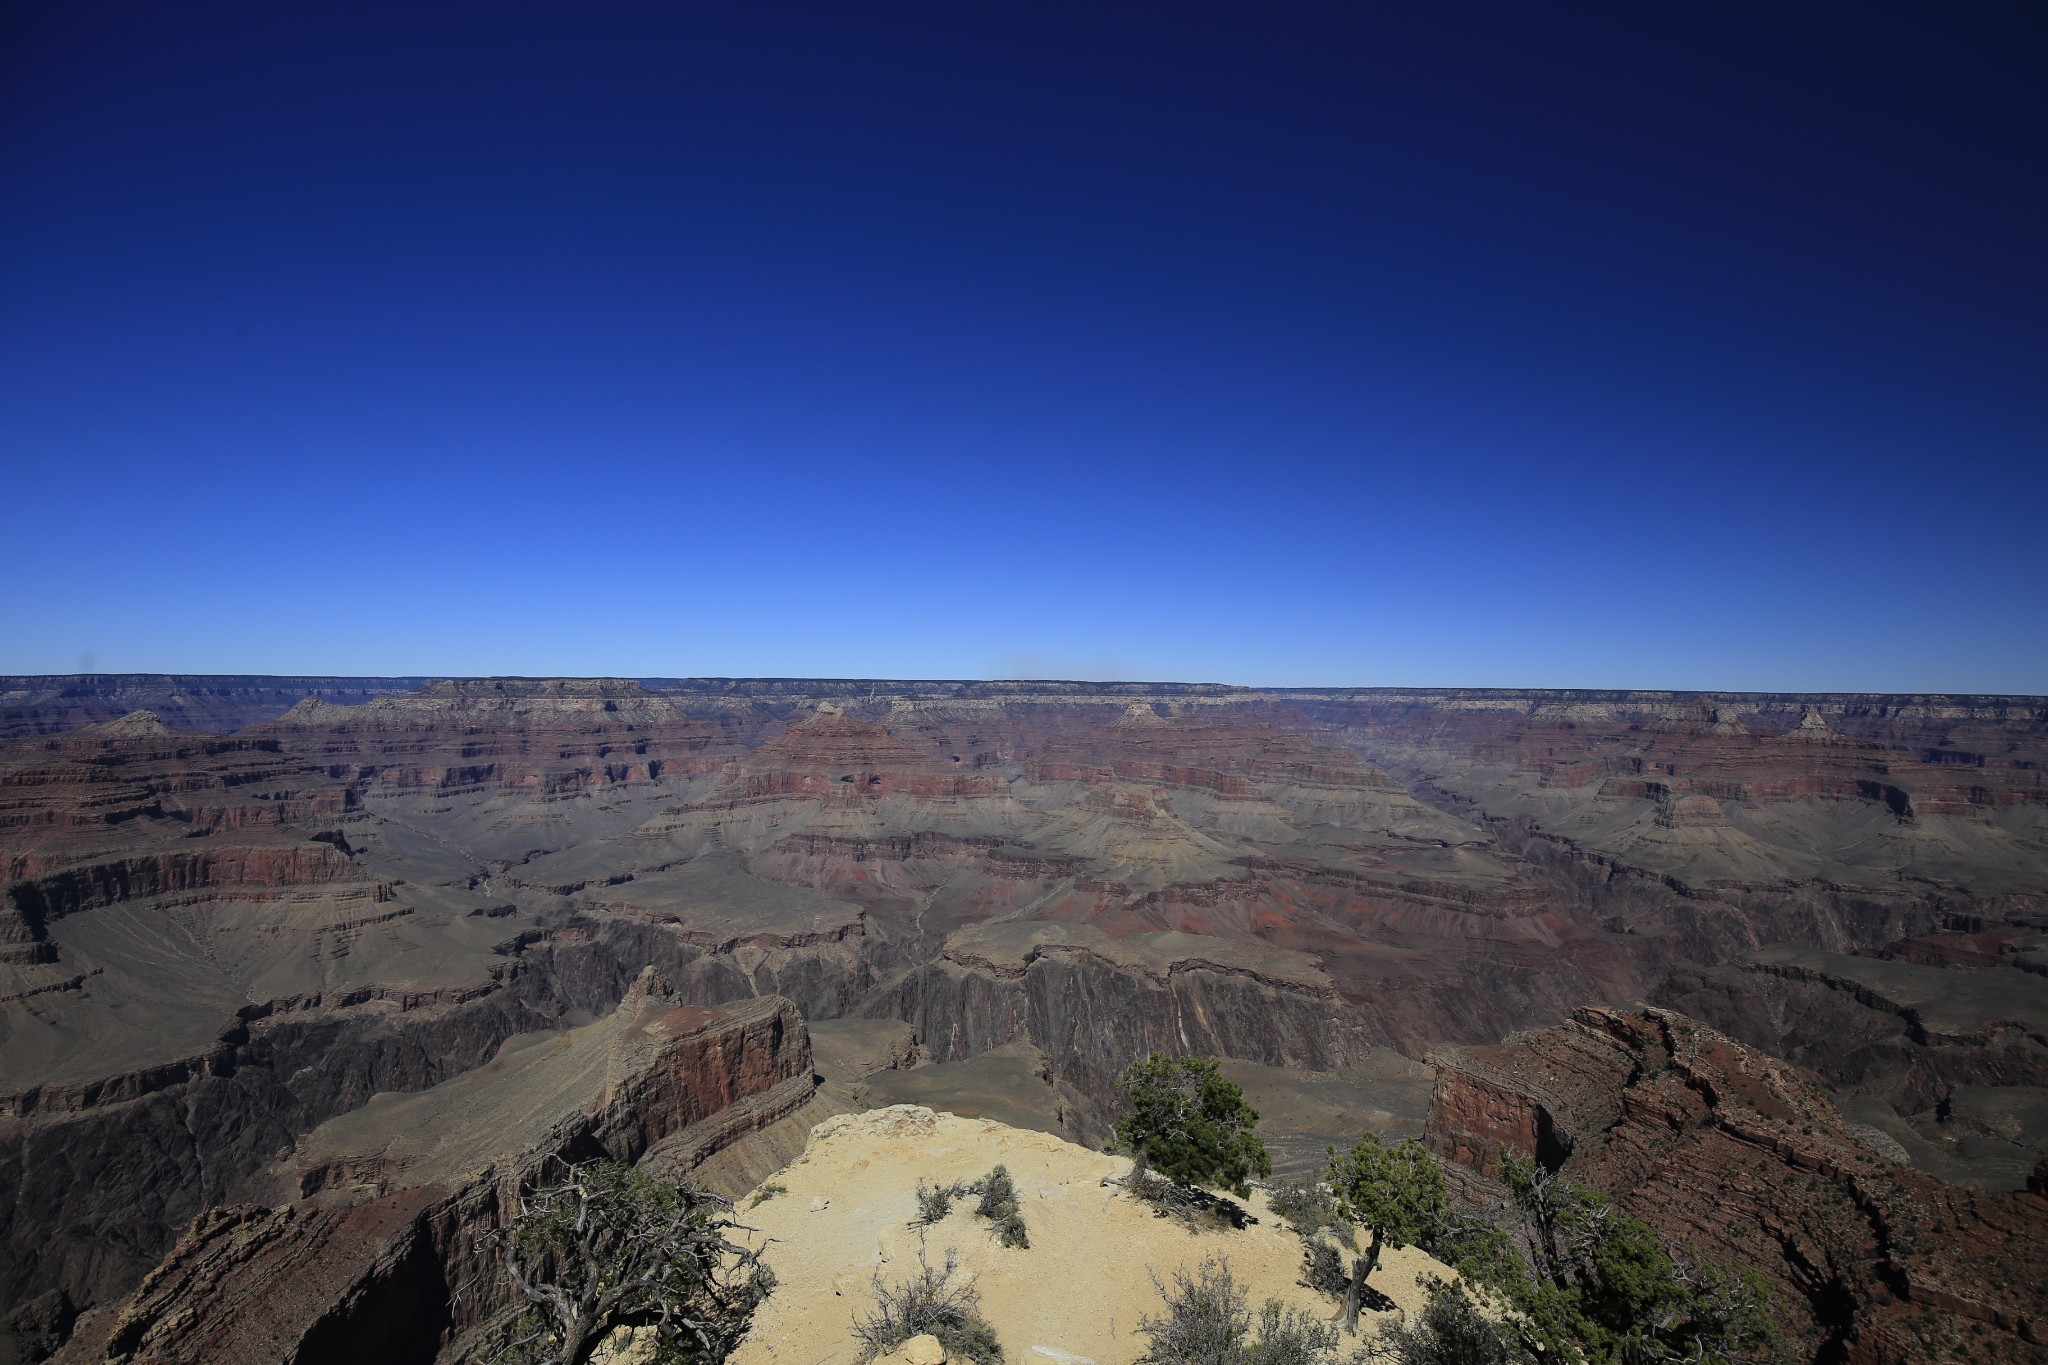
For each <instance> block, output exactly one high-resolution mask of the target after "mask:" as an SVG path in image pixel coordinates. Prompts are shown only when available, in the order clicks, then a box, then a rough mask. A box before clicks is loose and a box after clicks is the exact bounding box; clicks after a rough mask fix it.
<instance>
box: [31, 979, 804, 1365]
mask: <svg viewBox="0 0 2048 1365" xmlns="http://www.w3.org/2000/svg"><path fill="white" fill-rule="evenodd" d="M666 993H667V988H666V986H664V985H662V984H661V983H660V982H659V981H658V979H655V978H653V977H652V976H651V974H650V975H649V976H645V977H643V978H642V981H641V983H640V985H639V986H638V987H637V988H636V989H635V991H634V992H632V993H631V994H630V995H629V996H628V999H627V1000H626V1002H625V1003H624V1004H622V1005H621V1006H620V1008H621V1010H627V1011H635V1012H636V1013H637V1018H636V1019H635V1021H634V1023H633V1027H632V1028H631V1029H629V1030H628V1031H627V1032H626V1034H625V1035H624V1036H622V1037H621V1038H619V1039H617V1040H616V1041H615V1042H614V1044H613V1045H612V1047H611V1048H610V1053H609V1059H608V1063H607V1066H606V1074H605V1076H604V1078H603V1079H604V1083H603V1085H602V1088H601V1089H600V1090H599V1091H598V1092H597V1093H595V1094H594V1095H593V1096H592V1097H591V1099H590V1101H589V1103H588V1104H587V1105H585V1106H584V1107H583V1108H581V1109H579V1110H577V1111H576V1112H573V1113H570V1114H566V1115H563V1116H562V1117H561V1118H560V1119H559V1120H558V1121H556V1122H554V1123H553V1124H552V1125H551V1126H548V1127H547V1128H546V1129H545V1132H544V1133H543V1134H542V1135H541V1136H540V1137H539V1139H538V1140H537V1141H535V1142H534V1143H533V1144H532V1146H531V1147H530V1148H528V1149H527V1150H525V1151H523V1152H521V1153H518V1154H517V1155H514V1156H512V1157H510V1158H509V1159H500V1160H496V1161H492V1162H489V1163H488V1164H481V1165H479V1166H478V1167H476V1168H475V1169H472V1170H469V1171H465V1172H463V1173H462V1174H461V1175H460V1176H457V1177H455V1178H452V1179H439V1180H436V1181H434V1182H433V1183H430V1184H426V1185H412V1186H406V1185H405V1184H404V1173H403V1171H402V1170H401V1171H397V1172H393V1173H392V1174H393V1183H394V1184H395V1185H396V1186H397V1187H396V1188H389V1189H375V1190H374V1191H371V1190H366V1191H363V1192H362V1193H365V1194H367V1195H368V1197H362V1196H361V1194H359V1196H358V1199H357V1201H356V1202H351V1203H335V1202H333V1201H332V1199H331V1198H330V1199H327V1200H322V1201H316V1202H305V1201H302V1202H300V1203H296V1204H288V1205H284V1206H281V1207H275V1208H266V1207H262V1206H256V1205H236V1206H231V1207H228V1208H223V1209H216V1210H213V1211H210V1212H207V1213H205V1214H202V1215H201V1216H200V1217H199V1219H198V1220H197V1221H196V1222H195V1223H194V1224H193V1226H192V1228H191V1230H190V1231H189V1232H188V1233H187V1234H186V1235H185V1237H184V1238H183V1240H181V1241H180V1242H179V1244H178V1245H177V1246H176V1247H175V1248H173V1249H172V1251H171V1253H170V1255H168V1256H167V1257H165V1259H164V1261H163V1263H162V1264H161V1265H159V1266H158V1267H157V1269H155V1270H154V1271H152V1272H151V1273H150V1275H149V1276H148V1277H147V1278H146V1279H145V1280H144V1281H143V1283H142V1286H141V1287H140V1288H139V1289H138V1290H137V1291H136V1292H135V1295H134V1296H133V1298H132V1299H130V1300H129V1301H128V1303H127V1304H125V1305H124V1306H122V1307H121V1308H120V1309H119V1311H118V1312H115V1313H112V1314H107V1315H104V1316H103V1317H102V1319H101V1320H100V1321H99V1322H98V1323H96V1324H93V1325H92V1327H89V1328H87V1329H84V1330H81V1331H80V1333H79V1335H78V1336H76V1337H74V1338H73V1339H72V1341H71V1342H70V1343H69V1344H68V1345H67V1346H66V1347H65V1349H64V1351H63V1352H62V1353H60V1355H59V1356H58V1357H57V1359H58V1360H59V1361H69V1362H83V1361H88V1360H92V1361H113V1362H133V1363H134V1365H140V1363H141V1362H145V1361H147V1362H152V1363H153V1365H185V1363H186V1362H189V1363H190V1365H274V1363H275V1362H292V1363H293V1365H326V1363H327V1362H334V1365H341V1363H342V1362H354V1361H362V1360H370V1359H388V1358H402V1359H414V1360H418V1359H427V1358H430V1357H432V1356H433V1355H434V1354H435V1352H436V1350H437V1348H442V1347H444V1346H446V1350H445V1352H444V1354H445V1355H446V1356H447V1357H448V1358H451V1359H467V1358H469V1357H470V1355H471V1354H472V1352H471V1349H470V1347H466V1346H464V1345H461V1344H456V1345H452V1346H451V1345H447V1344H448V1343H449V1342H450V1341H451V1340H453V1339H458V1338H461V1337H462V1336H463V1334H464V1333H475V1332H477V1331H483V1332H484V1333H486V1334H488V1332H489V1330H490V1327H491V1325H492V1324H493V1323H497V1322H501V1321H502V1320H503V1319H504V1318H505V1317H506V1315H507V1314H509V1313H516V1311H517V1310H518V1307H519V1305H518V1304H517V1303H515V1302H514V1296H513V1295H512V1293H511V1291H510V1287H509V1283H508V1282H507V1281H506V1279H505V1276H504V1273H503V1270H502V1268H501V1266H500V1264H499V1262H498V1259H497V1257H496V1254H495V1253H494V1252H493V1251H492V1250H491V1249H490V1248H489V1247H488V1246H487V1245H486V1242H487V1239H488V1237H489V1235H490V1233H491V1232H492V1230H493V1229H495V1228H497V1227H498V1226H500V1225H501V1223H502V1220H503V1217H504V1212H505V1210H506V1209H508V1208H510V1207H511V1202H512V1200H513V1198H514V1197H515V1196H516V1194H517V1190H518V1187H519V1184H520V1182H521V1181H522V1180H526V1179H529V1178H531V1177H532V1176H533V1175H534V1173H535V1172H537V1171H538V1170H539V1169H540V1168H541V1167H542V1166H543V1165H545V1164H546V1163H548V1162H549V1161H551V1160H552V1159H553V1158H556V1157H567V1158H570V1159H577V1160H581V1159H588V1158H589V1157H592V1156H597V1155H608V1156H611V1157H613V1158H615V1159H618V1160H623V1161H629V1162H630V1161H635V1160H638V1159H640V1158H641V1157H642V1156H644V1155H646V1154H647V1153H649V1152H650V1151H651V1150H655V1149H657V1148H660V1149H661V1150H662V1151H664V1152H666V1151H668V1149H669V1148H671V1147H674V1148H677V1149H678V1150H680V1151H682V1152H684V1153H687V1156H688V1159H690V1160H702V1159H703V1158H704V1157H706V1156H708V1155H710V1154H711V1153H712V1152H713V1151H716V1150H719V1149H720V1148H722V1147H724V1146H726V1145H728V1144H730V1143H731V1142H732V1141H733V1140H735V1139H737V1138H738V1137H740V1136H742V1135H743V1134H745V1133H747V1132H749V1131H752V1130H753V1129H755V1128H758V1127H762V1126H765V1125H766V1124H768V1123H772V1122H774V1121H775V1120H777V1119H779V1118H781V1117H783V1116H784V1115H785V1114H787V1113H789V1112H790V1111H791V1110H792V1109H794V1108H795V1107H796V1106H797V1105H800V1104H802V1103H803V1102H804V1101H805V1100H807V1099H808V1098H809V1097H810V1094H811V1052H810V1040H809V1035H808V1033H807V1032H806V1031H805V1029H804V1025H803V1019H802V1016H800V1015H799V1014H797V1012H796V1010H795V1008H794V1007H793V1006H791V1005H790V1003H789V1002H788V1001H786V1000H780V999H777V998H774V997H766V998H763V999H761V1000H758V1001H751V1002H748V1003H747V1004H745V1005H742V1006H738V1007H735V1008H734V1009H732V1010H729V1011H710V1010H701V1009H695V1008H692V1007H689V1006H677V1005H675V1004H674V1003H673V1002H672V1001H671V1000H669V999H667V998H666ZM480 1150H487V1149H480ZM328 1174H332V1172H329V1173H328ZM305 1178H306V1179H307V1181H308V1183H309V1184H310V1185H313V1186H316V1187H317V1186H319V1185H320V1184H321V1183H322V1173H321V1172H307V1173H306V1177H305ZM95 1329H96V1330H95ZM474 1344H475V1343H474V1342H472V1345H474Z"/></svg>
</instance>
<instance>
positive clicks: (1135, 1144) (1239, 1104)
mask: <svg viewBox="0 0 2048 1365" xmlns="http://www.w3.org/2000/svg"><path fill="white" fill-rule="evenodd" d="M1118 1093H1119V1095H1120V1097H1121V1098H1122V1100H1123V1108H1124V1115H1123V1118H1122V1119H1120V1120H1119V1121H1118V1123H1117V1126H1116V1135H1117V1139H1118V1141H1120V1142H1122V1143H1123V1144H1124V1146H1126V1147H1128V1148H1129V1149H1130V1150H1131V1154H1132V1156H1133V1157H1134V1158H1135V1160H1136V1165H1134V1166H1133V1167H1132V1168H1131V1177H1130V1182H1129V1183H1130V1185H1131V1187H1132V1188H1133V1189H1138V1188H1142V1187H1143V1185H1144V1183H1145V1178H1146V1175H1147V1173H1148V1171H1150V1170H1151V1169H1153V1168H1157V1169H1158V1171H1159V1172H1160V1173H1161V1174H1162V1175H1164V1176H1165V1177H1166V1178H1167V1179H1169V1180H1172V1181H1173V1182H1175V1183H1176V1184H1180V1185H1208V1186H1214V1187H1219V1188H1222V1189H1227V1190H1229V1191H1230V1192H1231V1193H1232V1194H1234V1195H1236V1196H1238V1198H1240V1199H1242V1198H1243V1197H1245V1196H1246V1195H1247V1194H1249V1193H1250V1192H1251V1186H1250V1183H1249V1182H1250V1179H1251V1177H1252V1176H1255V1175H1257V1176H1267V1175H1271V1174H1272V1173H1273V1160H1272V1158H1271V1157H1269V1156H1268V1155H1267V1154H1266V1145H1265V1144H1264V1143H1263V1142H1260V1141H1259V1139H1258V1137H1257V1135H1256V1134H1255V1133H1253V1131H1252V1130H1253V1129H1254V1128H1256V1127H1257V1126H1258V1122H1259V1113H1258V1111H1257V1110H1256V1109H1254V1108H1252V1107H1251V1106H1250V1105H1249V1104H1247V1103H1245V1098H1244V1091H1243V1090H1242V1089H1240V1088H1239V1087H1238V1086H1237V1085H1235V1084H1234V1083H1232V1082H1231V1081H1228V1080H1226V1079H1224V1076H1223V1071H1222V1069H1221V1068H1220V1067H1219V1066H1217V1064H1216V1062H1215V1061H1214V1060H1213V1059H1212V1058H1208V1057H1168V1056H1167V1055H1166V1054H1164V1053H1161V1052H1155V1053H1153V1054H1152V1055H1151V1056H1150V1057H1149V1058H1147V1059H1146V1060H1145V1061H1142V1062H1139V1063H1137V1064H1136V1065H1135V1066H1133V1067H1131V1069H1130V1070H1128V1071H1126V1072H1125V1073H1124V1075H1123V1080H1122V1081H1121V1082H1120V1083H1119V1085H1118Z"/></svg>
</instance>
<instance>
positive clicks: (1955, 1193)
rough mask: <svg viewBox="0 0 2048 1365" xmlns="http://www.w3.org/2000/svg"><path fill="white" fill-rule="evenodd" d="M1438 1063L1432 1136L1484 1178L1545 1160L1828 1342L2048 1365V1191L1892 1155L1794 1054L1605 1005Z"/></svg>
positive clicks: (1451, 1053) (1445, 1055)
mask: <svg viewBox="0 0 2048 1365" xmlns="http://www.w3.org/2000/svg"><path fill="white" fill-rule="evenodd" d="M1435 1060H1436V1061H1437V1063H1438V1066H1439V1068H1440V1069H1439V1072H1438V1078H1437V1086H1436V1093H1435V1095H1434V1097H1433V1098H1432V1100H1431V1104H1430V1113H1429V1122H1428V1129H1427V1139H1428V1141H1429V1143H1430V1145H1431V1147H1432V1148H1433V1149H1434V1150H1435V1151H1436V1152H1437V1153H1438V1154H1439V1155H1440V1156H1441V1157H1443V1158H1444V1159H1446V1160H1447V1161H1451V1162H1454V1163H1458V1164H1459V1165H1462V1166H1464V1167H1467V1168H1469V1169H1470V1170H1471V1171H1472V1172H1473V1173H1474V1176H1475V1177H1476V1182H1475V1188H1476V1189H1481V1190H1483V1189H1484V1188H1486V1185H1487V1184H1488V1183H1489V1182H1487V1180H1486V1178H1487V1177H1489V1176H1491V1175H1493V1174H1494V1173H1496V1172H1497V1171H1498V1169H1499V1161H1500V1158H1501V1156H1502V1154H1503V1153H1505V1152H1513V1153H1516V1154H1519V1155H1522V1156H1531V1157H1535V1158H1536V1159H1537V1160H1539V1161H1541V1162H1542V1163H1543V1164H1544V1165H1545V1166H1548V1167H1550V1168H1551V1169H1554V1170H1560V1171H1562V1172H1563V1173H1564V1174H1565V1175H1567V1176H1569V1177H1571V1178H1573V1179H1575V1180H1579V1181H1582V1182H1584V1183H1586V1184H1588V1185H1590V1186H1592V1187H1594V1188H1596V1189H1600V1190H1603V1191H1605V1192H1606V1193H1608V1194H1609V1195H1611V1196H1613V1197H1614V1199H1615V1200H1616V1201H1617V1202H1618V1203H1619V1204H1620V1206H1621V1207H1622V1208H1623V1209H1625V1210H1626V1211H1628V1212H1629V1213H1632V1214H1635V1215H1637V1216H1638V1217H1641V1218H1643V1219H1644V1220H1646V1221H1647V1222H1649V1223H1650V1224H1651V1226H1653V1227H1655V1228H1656V1229H1657V1230H1658V1231H1659V1233H1661V1234H1662V1235H1663V1236H1664V1237H1665V1238H1666V1239H1667V1240H1669V1241H1671V1242H1673V1243H1676V1244H1680V1245H1683V1246H1687V1247H1691V1248H1694V1249H1697V1250H1698V1251H1699V1252H1701V1253H1703V1254H1705V1255H1707V1256H1709V1257H1711V1258H1713V1259H1715V1260H1719V1261H1722V1262H1724V1263H1734V1264H1740V1265H1748V1266H1752V1267H1754V1268H1756V1269H1758V1270H1760V1271H1762V1272H1763V1273H1765V1274H1766V1275H1768V1276H1770V1277H1771V1278H1772V1279H1773V1280H1775V1281H1776V1282H1777V1283H1778V1284H1779V1285H1780V1286H1781V1287H1782V1288H1783V1289H1784V1290H1785V1291H1786V1296H1787V1305H1788V1310H1789V1311H1788V1318H1789V1321H1790V1325H1791V1327H1792V1328H1793V1330H1794V1334H1795V1336H1796V1337H1797V1338H1798V1339H1799V1340H1800V1341H1802V1342H1803V1344H1804V1345H1805V1346H1806V1347H1807V1348H1808V1349H1813V1350H1819V1351H1821V1352H1823V1353H1824V1354H1828V1355H1835V1354H1839V1357H1840V1358H1843V1359H1847V1360H1852V1361H1872V1362H1876V1361H1910V1360H1935V1359H1949V1358H1954V1355H1955V1353H1956V1352H1958V1351H1960V1352H1962V1353H1963V1354H1965V1355H1967V1356H1968V1357H1969V1358H1971V1359H1979V1360H2036V1361H2038V1360H2044V1359H2048V1198H2044V1196H2043V1193H2042V1192H2041V1191H2040V1190H2039V1189H2035V1190H2032V1191H2028V1192H2019V1193H2005V1192H1996V1191H1986V1190H1974V1189H1962V1188H1958V1187H1956V1186H1952V1185H1946V1184H1943V1183H1942V1182H1940V1181H1937V1180H1935V1179H1933V1178H1932V1177H1929V1176H1926V1175H1923V1174H1921V1173H1919V1172H1917V1171H1913V1170H1910V1169H1908V1168H1906V1167H1903V1166H1900V1165H1898V1164H1896V1163H1894V1162H1892V1161H1890V1160H1888V1159H1886V1158H1885V1157H1884V1156H1882V1155H1880V1154H1878V1152H1876V1151H1875V1150H1873V1147H1871V1146H1866V1145H1864V1142H1863V1141H1859V1138H1858V1134H1857V1133H1856V1131H1855V1130H1854V1129H1853V1128H1852V1127H1851V1126H1850V1125H1849V1124H1848V1123H1847V1122H1845V1121H1844V1120H1843V1118H1842V1116H1841V1114H1840V1113H1839V1112H1838V1111H1837V1110H1836V1109H1835V1107H1834V1105H1833V1104H1832V1103H1831V1102H1830V1101H1829V1099H1828V1095H1827V1092H1826V1091H1825V1090H1824V1089H1823V1088H1822V1087H1821V1086H1820V1085H1819V1084H1818V1083H1817V1082H1815V1081H1814V1080H1813V1079H1811V1078H1810V1077H1809V1076H1807V1075H1805V1074H1803V1073H1800V1072H1798V1071H1797V1070H1795V1069H1794V1068H1792V1067H1790V1066H1788V1065H1786V1064H1785V1063H1782V1062H1778V1061H1775V1060H1773V1059H1771V1058H1769V1057H1766V1056H1764V1055H1763V1054H1761V1053H1759V1052H1756V1051H1754V1050H1753V1049H1750V1048H1747V1047H1744V1046H1743V1045H1741V1044H1739V1043H1736V1042H1734V1041H1732V1040H1730V1039H1728V1038H1726V1037H1724V1036H1722V1035H1721V1034H1718V1033H1715V1032H1714V1031H1712V1030H1711V1029H1708V1028H1706V1027H1704V1026H1703V1025H1700V1024H1698V1023H1695V1022H1694V1021H1692V1020H1690V1019H1687V1018H1686V1017H1685V1016H1683V1015H1680V1014H1675V1013H1672V1012H1670V1011H1667V1010H1654V1009H1651V1010H1620V1009H1607V1008H1588V1009H1581V1010H1580V1011H1578V1013H1577V1014H1576V1015H1575V1016H1574V1018H1573V1019H1572V1021H1571V1022H1569V1023H1567V1024H1564V1025H1561V1026H1559V1027H1556V1028H1550V1029H1544V1030H1541V1031H1538V1032H1533V1033H1528V1034H1522V1035H1518V1036H1517V1037H1514V1038H1512V1039H1510V1040H1509V1041H1507V1042H1505V1043H1502V1044H1500V1045H1499V1046H1497V1047H1475V1048H1466V1049H1449V1050H1446V1051H1444V1052H1442V1053H1440V1054H1438V1055H1437V1057H1436V1058H1435ZM1496 1197H1497V1193H1496Z"/></svg>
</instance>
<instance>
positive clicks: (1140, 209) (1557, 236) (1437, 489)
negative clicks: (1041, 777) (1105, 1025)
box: [0, 0, 2048, 693]
mask: <svg viewBox="0 0 2048 1365" xmlns="http://www.w3.org/2000/svg"><path fill="white" fill-rule="evenodd" d="M2044 15H2048V10H2044V9H2043V7H2042V6H2040V5H2039V4H2038V3H2032V0H2027V2H2026V3H2015V4H2012V5H2009V6H1996V5H1971V4H1964V3H1957V4H1942V5H1924V4H1922V5H1912V6H1899V7H1892V6H1887V5H1873V4H1864V3H1855V4H1851V3H1841V4H1831V5H1826V6H1806V5H1802V4H1798V3H1791V0H1772V3H1768V4H1754V5H1680V4H1645V3H1642V0H1627V3H1621V4H1614V5H1608V6H1601V5H1591V4H1586V5H1578V4H1574V5H1562V4H1559V5H1552V4H1536V5H1532V4H1525V3H1519V2H1517V3H1500V4H1494V5H1463V4H1457V3H1447V4H1399V5H1396V4H1386V5H1381V4H1368V3H1358V2H1356V0H1347V2H1346V3H1342V4H1331V5H1319V4H1307V3H1279V4H1244V3H1232V4H1224V5H1211V4H1201V3H1184V2H1178V0H1177V2H1176V3H1170V4H1169V3H1160V4H1126V3H1117V2H1116V0H1089V2H1088V3H1080V4H1057V3H1032V4H1010V3H996V2H995V0H988V2H987V3H979V2H976V3H964V4H962V3H936V2H934V3H925V4H895V3H840V2H839V0H834V3H819V4H800V3H774V2H769V3H748V4H708V3H705V4H695V3H670V2H668V0H664V3H660V4H644V5H635V4H605V3H593V4H562V3H532V4H528V3H516V2H514V0H488V2H487V3H476V4H436V3H421V0H407V3H402V4H382V3H372V2H369V0H349V3H346V4H319V5H314V4H292V3H286V4H279V3H276V0H262V3H253V4H229V3H214V2H213V0H198V2H197V3H192V4H148V3H140V2H139V0H137V2H132V3H113V2H112V0H109V2H108V3H80V0H15V3H12V4H10V5H8V6H5V7H4V8H0V186H4V189H0V507H4V508H5V513H6V515H5V519H4V522H0V671H22V672H72V671H76V670H78V669H79V668H81V666H86V667H90V668H94V669H97V670H99V671H109V672H111V671H190V672H319V673H349V674H378V673H408V674H410V673H526V674H546V673H572V674H626V675H703V674H712V675H787V674H797V675H828V676H891V677H1019V676H1025V677H1046V676H1051V677H1081V678H1090V677H1094V678H1101V677H1120V678H1138V679H1181V680H1210V681H1224V682H1239V683H1253V684H1273V685H1281V684H1298V685H1318V684H1329V685H1343V684H1359V685H1373V684H1380V685H1404V684H1412V685H1422V684H1437V685H1471V686H1587V687H1604V686H1641V687H1688V688H1744V689H1780V690H1802V689H1854V690H1943V691H2016V692H2032V693H2041V692H2048V534H2044V533H2048V79H2044V77H2043V74H2042V73H2043V72H2044V71H2048V18H2044Z"/></svg>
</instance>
